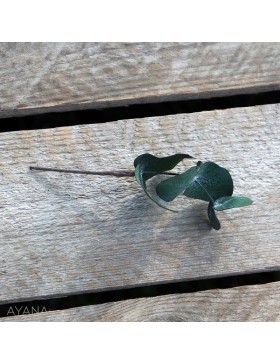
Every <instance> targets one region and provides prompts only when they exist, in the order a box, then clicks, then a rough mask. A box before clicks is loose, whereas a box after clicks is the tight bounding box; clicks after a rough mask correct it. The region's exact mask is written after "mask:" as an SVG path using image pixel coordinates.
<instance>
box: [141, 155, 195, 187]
mask: <svg viewBox="0 0 280 364" xmlns="http://www.w3.org/2000/svg"><path fill="white" fill-rule="evenodd" d="M185 158H193V157H192V156H190V155H189V154H182V153H181V154H173V155H170V156H168V157H162V158H160V157H156V156H154V155H152V154H149V153H145V154H141V155H139V156H138V157H137V158H136V159H135V160H134V167H135V168H136V167H137V166H138V165H139V166H140V169H141V173H142V177H143V180H144V181H147V180H148V179H150V178H152V177H154V176H155V175H157V174H159V173H162V172H166V171H170V170H171V169H173V168H174V167H175V166H176V165H177V164H178V163H179V162H181V161H182V160H183V159H185Z"/></svg>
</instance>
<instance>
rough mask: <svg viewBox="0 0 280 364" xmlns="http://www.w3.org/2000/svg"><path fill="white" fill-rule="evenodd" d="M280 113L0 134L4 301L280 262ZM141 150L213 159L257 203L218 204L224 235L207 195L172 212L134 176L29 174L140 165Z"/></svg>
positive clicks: (183, 201)
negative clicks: (38, 168) (212, 219)
mask: <svg viewBox="0 0 280 364" xmlns="http://www.w3.org/2000/svg"><path fill="white" fill-rule="evenodd" d="M279 114H280V105H279V104H277V105H267V106H258V107H250V108H236V109H228V110H220V111H211V112H202V113H193V114H186V115H185V114H184V115H176V116H174V115H173V116H164V117H154V118H146V119H136V120H125V121H118V122H113V123H104V124H95V125H85V126H75V127H67V128H57V129H45V130H37V131H20V132H10V133H2V134H1V135H0V156H1V157H0V164H1V169H0V201H1V205H0V221H1V224H0V241H1V244H0V257H1V265H0V266H1V269H0V302H2V303H4V302H11V301H13V300H17V301H21V300H25V299H30V298H38V297H50V296H63V295H67V294H71V293H78V292H84V291H99V290H104V289H105V290H106V289H110V287H114V288H116V287H128V286H138V285H145V284H149V283H155V282H167V281H178V280H187V279H195V278H200V277H213V276H223V275H230V274H235V273H237V272H251V271H266V270H273V269H280V241H279V234H280V224H279V222H280V220H279V219H280V218H279V205H280V197H279V193H278V192H277V191H278V182H279V180H280V168H279V167H280V166H279V164H280V133H279ZM144 152H151V153H155V154H156V155H159V156H164V155H169V154H172V153H175V152H186V153H190V154H191V155H193V156H195V157H196V158H198V159H200V160H212V161H215V162H216V163H218V164H220V165H222V166H224V167H226V168H228V169H229V170H230V172H231V174H232V176H233V180H234V183H235V192H234V193H235V195H245V196H247V197H250V198H252V199H253V200H254V204H253V205H252V206H249V207H245V208H242V209H233V210H227V211H224V212H220V213H219V214H218V216H219V218H220V221H221V224H222V228H221V230H220V231H215V230H211V229H210V227H209V224H208V221H207V214H206V208H207V203H204V202H202V201H198V200H197V201H195V200H189V199H187V198H185V197H183V196H182V198H180V199H179V200H178V201H177V202H176V201H175V202H174V203H173V205H172V206H173V207H174V208H177V209H179V210H181V212H179V213H177V214H176V213H172V212H169V211H166V210H163V209H161V208H159V207H157V206H156V205H155V204H153V203H152V202H151V201H150V200H149V199H147V197H146V196H145V194H144V193H143V191H142V190H141V188H140V187H139V185H138V184H137V183H136V182H135V181H134V178H115V177H95V176H85V175H69V174H58V173H52V172H30V171H29V170H28V167H29V165H43V166H45V167H51V166H53V167H57V168H59V167H66V168H76V169H89V170H93V171H98V170H108V169H132V164H133V160H134V158H135V157H136V156H137V155H139V154H141V153H144ZM192 163H195V162H192V161H190V160H186V161H185V162H184V164H185V166H186V167H189V166H190V165H192ZM179 169H181V170H182V169H184V166H182V167H181V168H179ZM151 188H152V187H151Z"/></svg>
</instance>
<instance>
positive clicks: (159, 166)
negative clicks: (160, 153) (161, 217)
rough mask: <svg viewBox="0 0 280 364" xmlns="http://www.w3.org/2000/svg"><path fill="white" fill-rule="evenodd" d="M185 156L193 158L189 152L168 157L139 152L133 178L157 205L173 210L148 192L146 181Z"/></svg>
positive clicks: (172, 166) (170, 167)
mask: <svg viewBox="0 0 280 364" xmlns="http://www.w3.org/2000/svg"><path fill="white" fill-rule="evenodd" d="M185 158H193V157H191V156H190V155H189V154H174V155H171V156H169V157H162V158H159V157H155V156H154V155H152V154H149V153H145V154H141V155H140V156H138V157H137V158H136V159H135V160H134V167H135V178H136V180H137V182H138V183H139V184H140V186H141V187H142V188H143V190H144V192H145V193H146V195H147V196H148V197H149V198H150V199H151V200H152V201H153V202H155V203H156V204H157V205H158V206H160V207H163V208H165V209H166V210H169V211H174V210H171V209H168V208H167V207H165V206H163V205H161V204H160V203H159V202H158V201H156V200H155V199H154V198H153V197H152V196H151V195H150V194H149V193H148V191H147V186H146V181H147V180H148V179H150V178H152V177H154V176H155V175H157V174H160V173H162V172H165V171H169V170H170V169H172V168H174V167H175V166H176V165H177V164H178V163H179V162H181V161H182V160H183V159H185Z"/></svg>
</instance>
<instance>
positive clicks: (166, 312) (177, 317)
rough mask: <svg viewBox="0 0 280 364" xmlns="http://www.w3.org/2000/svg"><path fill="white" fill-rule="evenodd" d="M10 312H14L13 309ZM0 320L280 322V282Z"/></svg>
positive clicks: (142, 299)
mask: <svg viewBox="0 0 280 364" xmlns="http://www.w3.org/2000/svg"><path fill="white" fill-rule="evenodd" d="M35 309H36V308H35ZM18 310H20V308H18ZM13 311H14V312H17V311H16V308H15V307H13V308H12V311H10V312H13ZM0 321H4V322H5V321H18V322H24V321H56V322H57V321H79V322H81V321H88V322H93V321H95V322H97V321H98V322H113V321H115V322H116V321H117V322H120V321H124V322H128V321H129V322H139V321H148V322H150V321H160V322H163V321H169V322H174V321H184V322H186V321H192V322H193V321H208V322H209V321H210V322H217V321H239V322H240V321H280V282H275V283H267V284H264V285H253V286H243V287H236V288H230V289H216V290H209V291H203V292H195V293H187V294H186V293H182V294H174V295H167V296H161V297H152V298H139V299H131V300H127V301H121V302H111V303H105V304H98V305H95V306H84V307H79V308H72V309H68V310H61V311H52V312H42V313H35V314H30V315H20V316H18V315H15V316H8V317H5V318H1V319H0Z"/></svg>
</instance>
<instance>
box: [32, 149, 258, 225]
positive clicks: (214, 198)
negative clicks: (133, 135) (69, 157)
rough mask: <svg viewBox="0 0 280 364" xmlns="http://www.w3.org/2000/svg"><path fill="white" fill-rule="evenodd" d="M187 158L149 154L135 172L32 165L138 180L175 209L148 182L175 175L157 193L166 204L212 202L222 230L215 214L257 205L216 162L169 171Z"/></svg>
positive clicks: (212, 212)
mask: <svg viewBox="0 0 280 364" xmlns="http://www.w3.org/2000/svg"><path fill="white" fill-rule="evenodd" d="M185 158H193V157H192V156H190V155H189V154H173V155H170V156H168V157H162V158H159V157H156V156H154V155H152V154H149V153H145V154H141V155H139V156H138V157H137V158H136V159H135V160H134V167H135V171H127V170H118V171H83V170H75V169H60V168H49V167H38V166H30V167H29V168H30V170H31V171H41V172H60V173H76V174H90V175H94V176H111V177H126V178H129V177H134V176H135V178H136V181H137V182H138V183H139V184H140V186H141V187H142V188H143V190H144V192H145V194H146V195H147V196H148V197H149V198H150V199H151V200H152V201H153V202H155V203H156V204H157V205H159V206H160V207H163V208H165V209H167V210H170V211H174V210H171V209H169V208H167V207H166V206H164V205H162V204H161V203H160V202H159V201H157V200H156V199H155V198H154V197H153V196H152V195H151V194H150V193H149V192H148V191H147V185H146V182H147V181H148V180H149V179H151V178H152V177H155V176H156V175H167V176H171V177H169V178H167V179H165V180H164V181H161V182H160V183H158V184H157V186H156V193H157V195H158V197H159V198H161V199H162V200H163V201H165V202H171V201H173V200H174V199H175V198H176V197H177V196H179V195H181V194H183V195H185V196H187V197H190V198H195V199H199V200H203V201H207V202H209V203H208V210H207V211H208V218H209V221H210V224H211V225H212V227H213V228H214V229H216V230H219V229H220V228H221V225H220V222H219V220H218V218H217V216H216V213H215V211H222V210H226V209H232V208H236V207H243V206H248V205H251V204H252V203H253V201H252V200H250V199H249V198H247V197H241V196H232V193H233V181H232V178H231V175H230V173H229V171H228V170H227V169H225V168H222V167H220V166H218V165H217V164H216V163H213V162H205V163H202V162H201V161H199V162H197V163H196V165H195V166H193V167H191V168H189V169H188V170H186V171H185V172H183V173H174V172H169V171H170V170H172V169H173V168H174V167H175V166H176V165H177V164H178V163H180V162H181V161H182V160H183V159H185Z"/></svg>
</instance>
